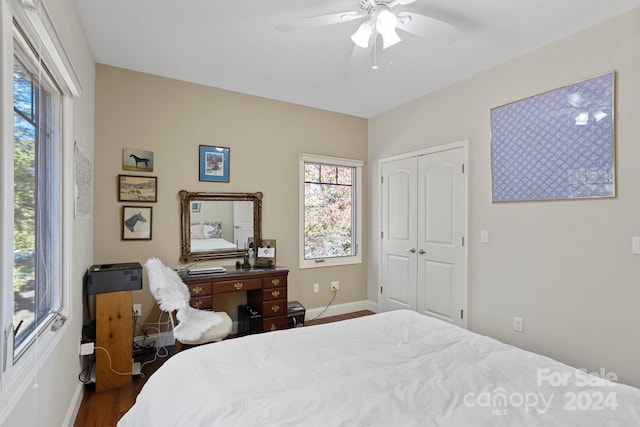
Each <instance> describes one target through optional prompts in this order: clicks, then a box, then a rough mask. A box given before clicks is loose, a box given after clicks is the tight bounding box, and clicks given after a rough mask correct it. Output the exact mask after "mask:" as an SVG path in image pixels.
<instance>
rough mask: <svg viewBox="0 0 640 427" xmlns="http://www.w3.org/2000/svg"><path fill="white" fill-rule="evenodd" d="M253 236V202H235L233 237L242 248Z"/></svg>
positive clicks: (246, 245) (245, 246)
mask: <svg viewBox="0 0 640 427" xmlns="http://www.w3.org/2000/svg"><path fill="white" fill-rule="evenodd" d="M249 238H253V202H244V201H243V202H233V239H234V243H236V244H237V245H238V247H239V248H240V249H244V248H247V247H248V246H249V242H248V240H249Z"/></svg>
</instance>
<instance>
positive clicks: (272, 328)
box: [269, 323, 278, 331]
mask: <svg viewBox="0 0 640 427" xmlns="http://www.w3.org/2000/svg"><path fill="white" fill-rule="evenodd" d="M276 329H278V327H277V326H276V324H275V323H272V324H271V327H270V328H269V330H271V331H275V330H276Z"/></svg>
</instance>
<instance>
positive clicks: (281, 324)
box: [180, 267, 289, 331]
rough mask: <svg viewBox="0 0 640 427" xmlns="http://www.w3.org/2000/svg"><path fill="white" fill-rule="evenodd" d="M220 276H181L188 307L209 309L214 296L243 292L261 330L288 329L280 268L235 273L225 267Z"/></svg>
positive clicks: (283, 272)
mask: <svg viewBox="0 0 640 427" xmlns="http://www.w3.org/2000/svg"><path fill="white" fill-rule="evenodd" d="M225 268H226V269H227V272H226V273H223V274H199V275H193V276H190V275H188V274H185V273H183V274H181V275H180V278H181V279H182V281H183V282H184V283H185V284H186V285H187V287H188V288H189V292H190V294H191V301H190V304H191V306H192V307H194V308H200V309H212V308H213V299H214V298H215V295H216V294H221V293H228V292H246V293H247V303H248V304H251V305H252V306H253V307H254V308H255V309H256V310H257V311H258V312H259V313H260V314H262V330H263V331H275V330H277V329H287V328H288V325H289V323H288V317H287V276H288V275H289V270H287V269H286V268H282V267H275V268H270V269H254V270H236V269H235V267H225Z"/></svg>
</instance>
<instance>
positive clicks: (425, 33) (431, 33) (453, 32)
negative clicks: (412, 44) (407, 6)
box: [398, 12, 460, 43]
mask: <svg viewBox="0 0 640 427" xmlns="http://www.w3.org/2000/svg"><path fill="white" fill-rule="evenodd" d="M398 28H399V29H401V30H404V31H407V32H409V33H412V34H415V35H417V36H420V37H423V38H425V39H429V40H434V41H438V42H442V43H451V42H453V41H455V40H456V39H457V38H458V36H459V35H460V30H459V29H457V28H456V27H454V26H453V25H451V24H447V23H446V22H443V21H440V20H438V19H435V18H430V17H428V16H425V15H421V14H419V13H414V12H400V13H398Z"/></svg>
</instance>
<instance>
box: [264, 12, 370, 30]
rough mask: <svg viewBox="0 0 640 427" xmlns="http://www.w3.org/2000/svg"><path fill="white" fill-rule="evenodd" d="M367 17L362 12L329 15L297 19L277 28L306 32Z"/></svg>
mask: <svg viewBox="0 0 640 427" xmlns="http://www.w3.org/2000/svg"><path fill="white" fill-rule="evenodd" d="M365 16H367V15H366V14H365V13H362V12H353V11H349V12H337V13H329V14H327V15H318V16H310V17H308V18H301V19H296V20H293V21H289V22H285V23H283V24H279V25H277V26H276V29H277V30H278V31H295V30H304V29H307V28H316V27H323V26H325V25H333V24H339V23H341V22H347V21H353V20H354V19H359V18H362V17H365Z"/></svg>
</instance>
